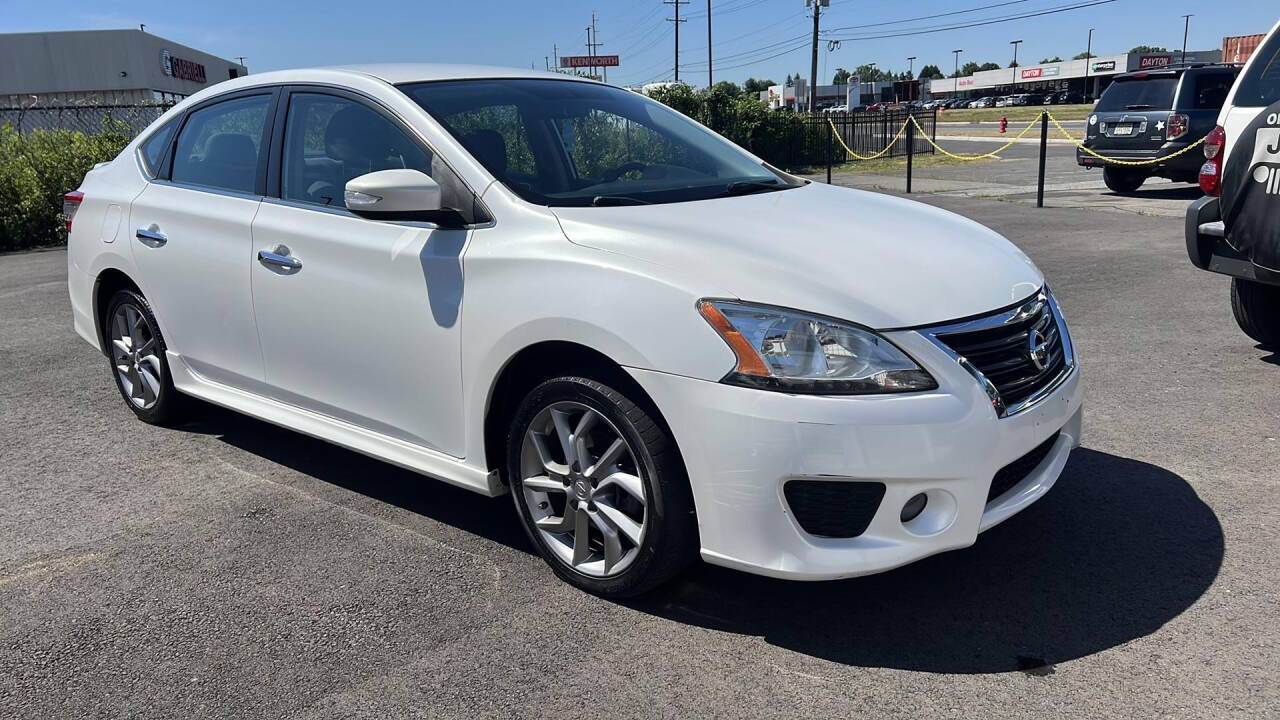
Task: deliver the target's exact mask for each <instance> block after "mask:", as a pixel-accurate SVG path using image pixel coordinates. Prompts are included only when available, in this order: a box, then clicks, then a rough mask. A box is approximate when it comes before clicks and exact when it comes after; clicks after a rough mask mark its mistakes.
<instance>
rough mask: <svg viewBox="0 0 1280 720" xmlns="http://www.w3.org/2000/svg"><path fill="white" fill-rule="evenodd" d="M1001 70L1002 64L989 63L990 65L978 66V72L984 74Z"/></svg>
mask: <svg viewBox="0 0 1280 720" xmlns="http://www.w3.org/2000/svg"><path fill="white" fill-rule="evenodd" d="M999 69H1000V63H993V62H988V63H982V64H981V65H979V66H978V72H984V71H987V70H999Z"/></svg>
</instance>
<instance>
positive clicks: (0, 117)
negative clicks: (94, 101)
mask: <svg viewBox="0 0 1280 720" xmlns="http://www.w3.org/2000/svg"><path fill="white" fill-rule="evenodd" d="M173 105H174V104H173V103H149V104H145V105H40V104H34V103H33V104H32V105H29V106H26V107H9V108H0V127H3V126H5V125H8V126H10V127H12V128H13V129H14V130H15V131H16V132H17V133H18V134H20V135H25V134H28V133H31V132H34V131H37V130H70V131H73V132H81V133H84V134H86V135H93V134H96V133H100V132H103V131H105V130H111V131H113V132H120V133H124V134H126V135H128V136H129V137H130V138H133V137H134V136H135V135H137V134H138V133H140V132H142V131H143V129H145V128H146V127H147V126H148V125H150V124H151V123H152V121H154V120H155V119H156V118H158V117H160V116H161V115H163V114H164V113H165V111H166V110H168V109H169V108H171V107H173Z"/></svg>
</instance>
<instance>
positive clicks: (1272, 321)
mask: <svg viewBox="0 0 1280 720" xmlns="http://www.w3.org/2000/svg"><path fill="white" fill-rule="evenodd" d="M1203 155H1204V158H1203V165H1201V167H1200V173H1199V182H1200V188H1201V189H1202V190H1204V191H1205V193H1206V195H1205V197H1203V198H1201V199H1199V200H1197V201H1196V202H1194V203H1192V204H1191V207H1190V208H1188V209H1187V221H1186V224H1185V227H1186V231H1185V234H1186V243H1187V255H1189V256H1190V258H1191V262H1192V263H1194V264H1195V266H1196V267H1198V268H1200V269H1202V270H1209V271H1212V272H1217V273H1222V274H1223V275H1228V276H1230V277H1231V310H1232V312H1233V314H1234V315H1235V319H1236V324H1237V325H1239V326H1240V329H1241V330H1243V331H1244V333H1245V334H1246V335H1248V336H1249V337H1251V338H1253V339H1254V340H1255V341H1257V342H1258V343H1259V344H1260V345H1261V346H1262V347H1264V348H1266V349H1268V350H1271V351H1273V352H1280V232H1277V231H1278V230H1280V23H1277V24H1276V25H1275V26H1273V27H1272V28H1271V32H1270V33H1269V34H1268V35H1267V37H1266V39H1265V40H1263V42H1262V43H1261V44H1260V45H1259V46H1258V49H1257V50H1255V51H1254V53H1253V56H1252V57H1250V58H1249V62H1248V64H1246V65H1245V67H1244V70H1243V71H1242V72H1241V73H1240V76H1239V78H1238V79H1237V80H1236V82H1235V84H1234V85H1233V86H1232V88H1231V92H1230V93H1229V94H1228V95H1227V99H1226V101H1225V102H1224V104H1223V107H1222V110H1221V111H1220V112H1219V113H1218V119H1217V125H1216V126H1215V127H1214V129H1213V130H1212V131H1210V132H1209V135H1208V136H1207V137H1206V138H1205V143H1204V153H1203Z"/></svg>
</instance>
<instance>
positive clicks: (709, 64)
mask: <svg viewBox="0 0 1280 720" xmlns="http://www.w3.org/2000/svg"><path fill="white" fill-rule="evenodd" d="M712 84H713V83H712V80H711V0H707V90H710V89H711V85H712Z"/></svg>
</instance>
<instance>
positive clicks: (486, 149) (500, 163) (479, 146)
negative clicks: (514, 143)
mask: <svg viewBox="0 0 1280 720" xmlns="http://www.w3.org/2000/svg"><path fill="white" fill-rule="evenodd" d="M462 144H463V146H465V147H466V148H467V150H468V151H470V152H471V154H472V155H474V156H475V157H476V159H477V160H479V161H480V163H481V164H483V165H484V166H485V167H486V168H488V170H489V172H491V173H493V174H494V175H497V176H499V177H501V176H504V175H506V174H507V141H506V140H505V139H503V137H502V133H500V132H498V131H497V130H489V129H485V130H476V131H475V132H472V133H468V134H467V135H465V136H464V137H463V138H462Z"/></svg>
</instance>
